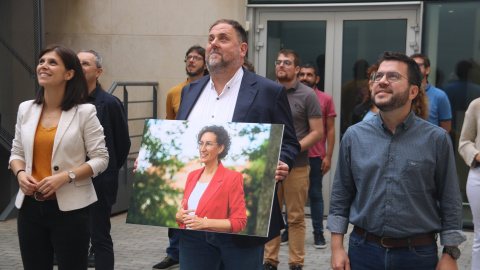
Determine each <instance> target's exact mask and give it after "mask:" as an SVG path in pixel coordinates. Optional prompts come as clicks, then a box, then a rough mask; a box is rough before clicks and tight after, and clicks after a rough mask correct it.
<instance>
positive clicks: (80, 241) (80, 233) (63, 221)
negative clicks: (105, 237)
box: [17, 196, 90, 270]
mask: <svg viewBox="0 0 480 270" xmlns="http://www.w3.org/2000/svg"><path fill="white" fill-rule="evenodd" d="M88 212H89V208H88V207H85V208H82V209H77V210H73V211H66V212H63V211H60V209H59V208H58V203H57V201H56V200H53V201H43V202H38V201H36V200H35V199H33V198H31V197H28V196H26V197H25V200H24V202H23V205H22V207H21V208H20V209H19V211H18V219H17V229H18V239H19V243H20V253H21V255H22V261H23V267H24V269H25V270H30V269H31V270H52V269H53V253H54V252H55V254H56V255H57V259H58V269H59V270H77V269H78V270H86V269H87V255H88V243H89V241H90V228H89V213H88Z"/></svg>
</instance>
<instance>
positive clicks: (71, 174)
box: [68, 170, 75, 183]
mask: <svg viewBox="0 0 480 270" xmlns="http://www.w3.org/2000/svg"><path fill="white" fill-rule="evenodd" d="M68 177H70V182H68V183H71V182H72V181H75V173H73V172H72V170H68Z"/></svg>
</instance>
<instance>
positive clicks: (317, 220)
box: [308, 158, 323, 232]
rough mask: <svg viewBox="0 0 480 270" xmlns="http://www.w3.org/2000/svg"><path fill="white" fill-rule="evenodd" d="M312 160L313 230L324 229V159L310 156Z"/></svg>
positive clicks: (311, 200) (311, 196) (311, 210)
mask: <svg viewBox="0 0 480 270" xmlns="http://www.w3.org/2000/svg"><path fill="white" fill-rule="evenodd" d="M309 160H310V186H309V188H308V197H309V198H310V213H311V216H312V226H313V231H314V232H318V231H323V195H322V180H323V175H322V159H321V158H309Z"/></svg>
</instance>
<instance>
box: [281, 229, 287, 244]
mask: <svg viewBox="0 0 480 270" xmlns="http://www.w3.org/2000/svg"><path fill="white" fill-rule="evenodd" d="M287 244H288V231H287V230H285V231H283V233H282V242H281V243H280V245H282V246H285V245H287Z"/></svg>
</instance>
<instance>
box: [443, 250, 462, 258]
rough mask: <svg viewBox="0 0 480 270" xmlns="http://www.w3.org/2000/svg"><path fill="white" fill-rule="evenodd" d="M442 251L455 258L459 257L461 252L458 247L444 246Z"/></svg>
mask: <svg viewBox="0 0 480 270" xmlns="http://www.w3.org/2000/svg"><path fill="white" fill-rule="evenodd" d="M442 253H447V254H449V255H450V256H452V258H454V259H455V260H456V259H458V258H460V254H461V252H460V249H458V248H456V247H444V248H443V252H442Z"/></svg>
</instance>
